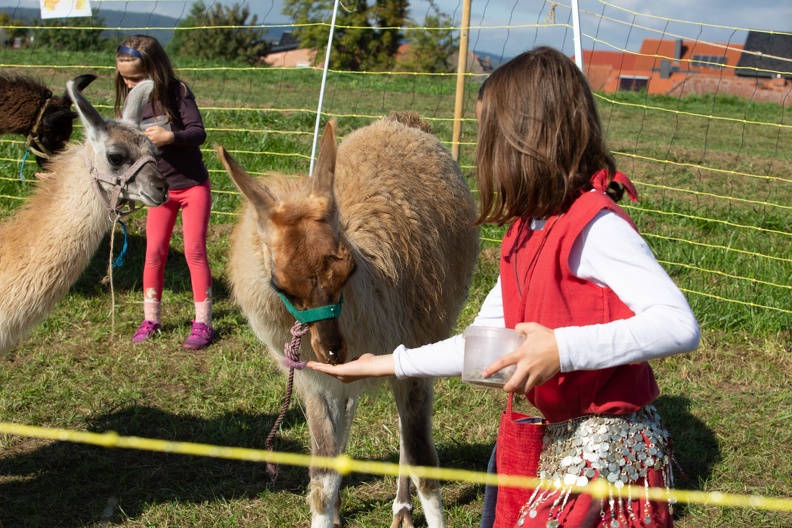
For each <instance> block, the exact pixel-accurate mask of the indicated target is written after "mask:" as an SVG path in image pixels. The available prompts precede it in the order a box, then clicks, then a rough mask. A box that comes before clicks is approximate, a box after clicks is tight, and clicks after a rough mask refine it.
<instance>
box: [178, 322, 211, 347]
mask: <svg viewBox="0 0 792 528" xmlns="http://www.w3.org/2000/svg"><path fill="white" fill-rule="evenodd" d="M212 339H214V328H212V327H211V326H206V325H205V324H204V323H196V322H195V321H193V324H192V332H190V337H188V338H187V341H185V342H184V344H183V345H182V346H183V347H184V348H189V349H190V350H201V349H202V348H206V347H208V346H209V343H211V342H212Z"/></svg>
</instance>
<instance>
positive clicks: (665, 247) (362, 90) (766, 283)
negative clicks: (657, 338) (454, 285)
mask: <svg viewBox="0 0 792 528" xmlns="http://www.w3.org/2000/svg"><path fill="white" fill-rule="evenodd" d="M15 53H16V54H15ZM19 53H24V54H25V55H19ZM0 61H2V63H3V64H4V65H8V64H16V65H22V64H25V65H33V66H35V65H37V64H39V65H44V66H43V67H33V66H31V67H26V68H24V69H25V70H26V71H30V72H31V73H35V74H37V75H39V76H41V77H42V78H43V79H44V80H45V81H46V82H47V83H48V84H49V85H51V86H63V85H64V82H65V80H66V79H68V78H70V77H73V76H75V75H77V74H79V73H83V72H85V71H92V72H94V73H97V74H98V75H99V77H100V78H99V79H98V80H97V81H96V82H95V83H94V84H93V85H91V86H90V87H88V88H87V89H86V90H85V93H86V96H87V97H88V98H89V100H90V101H91V102H92V103H94V104H95V105H97V107H98V108H99V109H100V111H101V112H103V113H104V114H105V115H107V116H109V115H110V114H111V109H110V105H111V104H112V103H111V83H110V74H111V72H112V70H111V69H108V68H107V67H108V66H110V64H111V63H110V60H109V58H108V57H104V56H100V55H70V54H66V53H63V54H60V55H59V56H56V57H51V56H44V55H42V54H36V53H32V52H27V51H22V52H8V51H2V52H0ZM53 64H59V65H63V64H68V65H71V66H69V67H59V68H52V67H46V66H47V65H53ZM85 65H91V66H85ZM179 65H180V66H182V70H180V73H181V75H182V77H183V78H184V79H185V80H186V81H187V82H188V83H189V84H190V85H191V86H192V88H193V89H194V91H195V93H196V95H197V97H198V100H199V105H200V107H201V109H202V111H203V115H204V121H205V124H206V127H207V129H208V131H209V142H208V144H207V145H206V149H205V151H204V157H205V160H206V162H207V165H208V166H209V168H210V170H211V173H212V185H213V188H214V191H215V193H214V206H213V207H214V211H215V213H214V214H213V215H212V225H211V229H210V240H209V250H210V262H211V265H212V270H213V275H214V279H215V295H216V298H215V303H216V304H215V306H216V310H215V325H216V327H217V330H218V338H217V341H216V343H215V344H213V345H212V346H211V347H210V348H208V349H207V350H204V351H199V352H192V351H187V350H184V349H182V348H181V346H180V345H181V343H182V341H183V340H184V339H185V338H186V337H187V333H188V331H189V321H190V319H191V317H192V315H193V314H192V309H193V307H192V297H191V292H190V284H189V273H188V271H187V267H186V264H185V262H184V258H183V253H182V241H181V234H180V230H179V228H178V226H177V231H176V233H175V236H174V239H173V243H172V250H171V255H170V260H169V262H168V266H167V268H166V276H165V284H166V291H165V294H164V299H163V316H164V320H163V323H164V324H163V326H164V328H163V332H162V335H161V336H159V337H157V338H156V339H154V340H153V341H151V342H150V343H146V344H145V345H141V346H132V344H131V342H130V337H131V335H132V333H133V332H134V330H135V328H136V327H137V325H138V324H139V322H140V319H141V316H142V294H141V286H140V281H141V277H142V266H143V262H142V260H143V252H144V247H145V239H144V230H143V225H144V216H145V215H144V214H142V213H138V214H135V215H134V216H133V217H132V218H131V219H130V221H129V233H130V236H129V249H128V255H129V256H128V257H127V259H126V264H125V265H124V266H123V267H121V268H120V269H117V270H116V271H115V272H114V274H113V292H112V295H111V292H110V289H109V287H108V286H107V285H106V284H102V282H101V281H102V278H103V277H104V276H105V272H106V266H107V261H108V254H109V251H110V244H109V237H108V238H107V239H106V240H105V242H104V243H103V244H102V246H101V247H100V248H99V250H98V252H97V253H96V255H95V257H94V259H93V261H92V263H91V265H90V266H89V268H88V269H86V270H85V272H84V273H83V275H82V277H81V278H80V280H79V281H78V282H77V284H76V285H75V286H74V287H73V288H72V290H71V291H70V293H69V295H68V296H67V297H65V298H64V299H63V300H62V301H61V302H60V303H59V304H58V306H57V308H56V310H55V311H54V312H53V313H52V314H51V315H50V316H49V317H48V318H47V319H46V320H45V321H44V323H43V324H42V325H40V326H39V327H38V328H37V329H36V330H35V331H34V332H33V333H32V334H31V335H30V336H29V337H28V338H27V339H25V340H24V341H23V342H22V343H20V345H19V346H18V347H17V348H16V349H15V350H13V351H12V352H10V353H7V354H6V355H5V356H3V357H0V421H7V422H14V423H20V424H30V425H38V426H44V427H55V428H69V429H75V430H80V431H94V432H103V431H117V432H118V433H120V434H122V435H131V436H140V437H147V438H158V439H166V440H179V441H187V442H198V443H207V444H217V445H223V446H238V447H248V448H264V440H265V438H266V436H267V434H268V433H269V431H270V428H271V426H272V424H273V422H274V420H275V418H276V416H277V414H278V412H279V410H280V406H281V404H282V398H283V395H284V391H285V386H286V379H285V377H284V376H283V375H282V374H280V373H279V371H278V370H277V368H276V366H275V365H274V362H272V361H271V360H270V358H269V357H268V355H267V353H266V351H265V350H263V348H262V346H261V345H260V344H259V343H258V342H257V341H256V339H255V338H254V337H253V335H252V333H251V332H250V330H249V329H248V328H247V326H246V324H245V318H244V316H243V315H242V314H241V313H240V312H239V310H238V309H237V308H236V307H235V306H234V304H233V302H232V300H231V299H230V298H229V293H228V284H227V278H226V274H225V268H226V258H227V253H228V244H229V234H230V232H231V230H232V229H233V226H234V223H235V221H236V216H235V215H234V212H235V211H236V209H237V207H238V205H239V197H238V195H237V194H236V193H235V192H234V188H233V185H232V184H231V182H230V180H229V179H228V177H227V176H226V175H225V173H224V171H222V168H221V166H220V164H219V162H218V161H217V159H216V157H215V155H214V152H213V150H212V148H211V144H212V143H217V144H222V145H223V146H225V147H226V148H228V149H229V150H231V151H232V153H233V154H234V156H235V157H236V158H237V159H238V160H239V161H240V163H241V164H242V165H243V166H244V167H245V168H246V169H247V170H248V171H249V172H251V173H264V172H266V171H268V170H279V171H283V172H287V173H295V174H296V173H299V172H301V171H303V172H304V171H306V170H307V168H308V164H309V155H310V151H311V140H312V132H313V128H314V119H315V114H314V113H313V112H314V111H315V108H316V103H317V99H318V94H317V92H318V83H319V79H320V74H319V73H316V72H311V71H307V70H301V71H281V70H265V69H238V70H224V69H220V68H218V66H220V65H214V64H200V63H195V64H192V63H180V64H179ZM4 67H6V66H4ZM19 69H22V68H19ZM454 84H455V81H454V79H453V78H452V77H442V76H439V77H413V76H372V75H353V74H333V75H331V76H330V78H329V82H328V92H327V95H326V96H325V111H326V112H327V113H328V114H329V115H332V116H335V117H336V119H337V120H338V124H339V130H340V135H341V136H343V135H345V134H346V133H348V132H349V131H350V130H353V129H355V128H357V127H359V126H361V125H363V124H365V123H367V122H369V121H370V120H371V119H373V118H375V117H377V116H380V115H382V114H385V113H387V112H389V111H391V110H407V109H409V110H415V111H419V112H420V113H422V114H423V115H425V116H426V117H427V118H428V119H429V120H430V122H431V123H432V125H433V126H434V128H435V131H436V133H437V135H438V136H439V137H440V138H441V139H442V140H443V141H446V142H450V138H451V128H452V122H451V120H450V118H451V116H452V115H453V100H454V97H453V89H454ZM475 91H476V86H475V85H472V86H471V88H470V90H468V97H467V99H466V101H467V102H466V109H467V110H466V113H465V118H466V120H465V122H464V125H463V136H462V142H463V144H462V150H461V152H462V157H461V160H460V163H461V165H462V166H463V168H464V170H465V173H466V175H468V176H470V177H471V180H470V181H471V184H472V181H473V180H472V175H473V167H472V154H473V149H474V142H475V133H476V130H475V121H474V119H472V109H473V105H472V102H473V100H474V98H475ZM598 100H599V102H600V103H601V110H602V118H603V122H604V123H605V125H606V127H607V130H608V135H609V139H610V142H611V147H612V148H613V150H614V151H615V152H616V153H617V162H618V163H619V166H620V168H621V169H622V170H624V171H625V172H627V173H629V174H630V176H631V177H632V178H633V179H634V181H635V182H636V184H637V186H638V190H639V192H640V193H641V200H640V201H639V202H638V203H637V204H633V205H629V207H628V212H629V213H630V214H631V215H632V216H633V217H634V218H635V220H636V223H637V225H638V227H639V229H640V230H641V231H642V233H643V234H644V235H645V236H646V239H647V241H648V242H649V243H650V245H651V246H652V248H653V250H654V251H655V252H656V254H657V256H658V259H659V260H661V262H663V264H664V265H665V266H666V269H667V270H668V271H669V273H670V274H671V275H672V276H673V277H674V279H675V280H676V281H677V282H678V284H679V285H680V287H682V288H683V290H684V291H685V292H686V293H687V295H688V299H689V301H690V303H691V306H692V307H693V309H694V311H695V312H696V315H697V317H698V318H699V320H700V323H701V326H702V334H703V340H702V346H701V348H700V349H699V350H698V351H697V352H695V353H692V354H686V355H680V356H675V357H672V358H668V359H664V360H660V361H655V362H653V367H654V368H655V372H656V375H657V378H658V381H659V384H660V387H661V396H660V398H659V400H658V401H657V407H658V409H659V410H660V412H661V414H662V415H663V416H664V418H665V420H666V422H667V425H668V428H669V430H670V431H671V435H672V438H673V440H674V448H675V451H676V455H677V459H678V462H679V465H680V467H681V468H682V470H683V471H684V473H685V475H686V479H683V478H681V475H677V486H678V487H680V488H684V489H692V490H703V491H721V492H729V493H740V494H750V495H764V496H771V497H788V498H792V460H790V457H789V456H788V446H789V445H792V433H790V429H789V428H788V427H787V424H788V421H789V418H790V417H791V416H792V411H790V409H792V382H790V380H792V361H791V360H790V353H792V334H790V330H789V328H790V308H792V303H790V287H791V286H790V285H791V284H792V264H791V261H790V256H792V251H790V249H792V240H791V238H792V232H790V214H789V208H790V204H792V180H790V177H789V174H788V167H789V166H790V161H792V160H791V159H790V158H792V131H790V125H789V118H788V116H787V115H786V114H785V113H784V111H783V109H782V108H780V107H778V106H774V105H757V104H751V103H749V102H747V101H743V100H738V99H733V98H725V97H718V98H712V97H706V96H699V97H691V98H688V99H685V100H677V99H668V98H647V97H646V96H645V95H643V94H634V95H626V96H620V97H618V98H614V97H613V96H610V95H602V94H600V95H599V96H598ZM78 134H79V132H78ZM20 139H21V138H14V137H11V136H4V137H3V138H0V167H1V168H2V170H3V172H2V174H0V176H2V179H0V217H8V216H10V215H13V211H14V209H15V208H16V207H18V206H19V205H20V204H21V203H22V202H23V201H24V198H25V197H26V196H27V194H28V193H29V191H30V189H31V187H32V186H33V185H35V183H34V177H33V173H34V171H35V167H34V164H33V163H32V162H30V163H27V164H26V165H25V168H24V172H23V174H24V175H25V176H26V179H27V181H26V182H21V181H20V179H19V172H20V160H21V158H22V156H23V153H24V146H23V144H22V143H21V140H20ZM501 234H502V230H500V229H497V228H491V227H489V228H486V229H485V230H484V231H483V232H482V237H483V243H482V253H481V256H480V259H479V264H478V271H477V274H476V277H475V280H474V285H473V288H472V289H471V293H470V298H469V302H468V304H467V306H466V308H465V310H464V312H463V314H462V316H461V317H460V320H459V321H458V324H457V327H458V328H459V329H462V328H464V326H465V325H466V324H468V323H469V322H470V320H471V319H472V318H473V316H474V315H475V313H476V311H477V308H478V306H479V305H480V303H481V301H482V300H483V297H484V295H485V294H486V292H487V291H488V289H489V288H490V287H491V286H492V284H493V283H494V281H495V277H496V273H497V255H498V253H497V248H498V243H497V241H498V240H499V238H500V236H501ZM119 237H120V231H119V232H117V233H116V238H115V247H114V251H115V253H116V254H117V253H118V251H119V245H120V238H119ZM113 306H114V310H112V307H113ZM111 310H112V313H111ZM505 399H506V397H505V395H504V394H501V393H498V392H495V391H487V390H482V389H473V388H470V387H468V386H465V385H463V384H461V383H460V382H459V381H458V380H456V379H443V380H438V381H437V383H436V403H435V417H434V432H435V441H436V443H437V448H438V452H439V456H440V460H441V464H442V465H443V466H444V467H450V468H465V469H476V470H484V469H485V467H486V463H487V459H488V457H489V453H490V450H491V447H492V444H493V442H494V438H495V432H496V427H497V419H498V416H499V413H500V411H501V410H502V408H503V406H504V402H505ZM525 410H526V412H530V410H529V409H525ZM397 435H398V425H397V420H396V412H395V406H394V405H393V403H392V401H391V398H390V397H389V394H388V392H387V391H383V392H382V393H377V394H373V395H370V396H367V397H365V398H364V399H363V401H362V402H361V404H360V406H359V410H358V414H357V418H356V423H355V426H354V429H353V434H352V438H351V441H350V447H349V454H350V455H351V456H352V457H354V458H358V459H364V460H376V461H390V462H395V461H397V459H398V438H397ZM276 448H277V449H278V450H280V451H285V452H294V453H308V452H309V448H308V431H307V428H306V425H305V419H304V413H303V408H302V407H301V405H300V403H299V402H297V403H295V404H293V406H292V408H291V410H290V411H289V413H288V414H287V417H286V420H285V421H284V423H283V425H282V427H281V431H280V434H279V435H278V437H277V438H276ZM307 483H308V472H307V469H304V468H297V467H287V466H283V467H281V472H280V475H279V477H278V479H277V480H276V481H275V482H274V483H271V482H270V481H269V478H268V476H267V475H266V473H265V470H264V466H263V465H262V464H257V463H247V462H233V461H224V460H220V459H210V458H200V457H193V456H182V455H172V454H164V453H153V452H146V451H131V450H121V449H115V450H109V449H105V448H100V447H93V446H86V445H81V444H71V443H65V442H56V441H47V440H37V439H31V438H26V437H20V436H10V435H6V436H3V437H0V521H2V523H3V526H4V528H16V527H42V528H44V527H46V528H49V527H68V528H71V527H83V526H85V527H100V526H110V525H112V526H124V527H138V526H141V527H142V526H146V527H163V528H164V527H177V526H178V527H182V526H217V527H270V526H271V527H291V526H301V527H302V526H308V525H309V523H310V517H309V511H308V507H307V505H306V504H305V501H304V496H305V492H306V485H307ZM344 483H345V485H344V487H343V489H342V514H343V516H344V521H345V525H346V526H348V527H371V526H389V525H390V518H391V506H390V504H391V501H392V499H393V495H394V492H395V482H394V479H393V478H390V477H384V478H383V477H379V476H374V475H361V474H352V475H350V476H349V477H347V478H346V479H345V481H344ZM482 499H483V488H482V487H481V486H479V485H473V484H465V483H453V482H449V483H445V484H444V486H443V500H444V504H445V508H446V517H447V521H448V525H449V526H451V527H468V526H478V521H479V517H480V511H481V507H482ZM676 510H677V512H678V519H677V522H676V525H677V526H679V527H683V528H693V527H696V528H698V527H711V528H715V527H742V526H746V527H747V526H752V527H754V526H757V527H758V526H761V527H778V528H781V527H788V526H792V514H790V513H788V512H779V511H763V510H759V509H746V508H727V507H718V506H715V505H701V504H693V505H682V506H681V507H678V508H677V509H676ZM417 519H418V522H419V525H424V523H423V517H422V515H421V512H420V506H417Z"/></svg>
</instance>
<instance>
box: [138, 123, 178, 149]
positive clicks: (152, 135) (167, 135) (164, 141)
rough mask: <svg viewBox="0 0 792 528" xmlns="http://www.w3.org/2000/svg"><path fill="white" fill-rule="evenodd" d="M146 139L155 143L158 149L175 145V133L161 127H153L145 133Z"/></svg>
mask: <svg viewBox="0 0 792 528" xmlns="http://www.w3.org/2000/svg"><path fill="white" fill-rule="evenodd" d="M143 133H144V134H146V137H147V138H149V140H150V141H151V142H152V143H154V146H156V147H157V148H160V147H164V146H165V145H170V144H171V143H173V132H171V131H170V130H166V129H164V128H162V127H161V126H151V127H148V128H147V129H146V130H144V131H143Z"/></svg>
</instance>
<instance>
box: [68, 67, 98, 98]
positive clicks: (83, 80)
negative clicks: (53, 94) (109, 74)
mask: <svg viewBox="0 0 792 528" xmlns="http://www.w3.org/2000/svg"><path fill="white" fill-rule="evenodd" d="M95 80H96V75H93V74H91V73H85V74H83V75H78V76H77V77H75V78H74V79H72V81H73V82H74V88H75V89H76V90H77V91H78V92H82V91H83V89H84V88H85V87H86V86H88V85H89V84H91V83H92V82H94V81H95ZM63 99H64V100H65V101H66V102H67V103H69V104H71V103H72V99H71V97H70V96H69V91H68V90H67V91H66V92H64V94H63Z"/></svg>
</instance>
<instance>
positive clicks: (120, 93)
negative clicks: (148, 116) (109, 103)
mask: <svg viewBox="0 0 792 528" xmlns="http://www.w3.org/2000/svg"><path fill="white" fill-rule="evenodd" d="M124 47H126V48H131V50H130V53H134V52H137V53H134V55H133V54H130V53H125V52H124V51H122V48H124ZM135 55H140V57H137V56H135ZM133 61H138V62H140V69H141V70H142V71H143V72H145V73H146V75H147V76H148V78H149V79H151V80H152V81H154V91H153V92H152V94H151V102H152V103H154V106H155V108H156V107H159V108H161V110H162V111H164V112H165V113H166V114H167V115H168V118H170V119H172V118H173V113H172V112H171V109H170V104H169V100H170V97H169V95H170V94H171V93H173V92H174V91H176V90H178V86H179V84H180V82H181V81H179V79H178V78H177V77H176V74H175V73H174V72H173V65H172V64H171V61H170V58H169V57H168V54H167V53H165V49H164V48H163V47H162V44H160V42H159V41H158V40H157V39H155V38H154V37H149V36H147V35H132V36H131V37H129V38H127V39H126V40H124V41H123V42H122V43H121V44H120V45H119V47H118V51H117V52H116V62H133ZM115 93H116V98H115V113H116V115H121V108H122V107H123V105H124V100H125V99H126V97H127V95H128V94H129V88H127V85H126V84H125V83H124V79H123V78H122V77H121V75H120V74H119V73H118V71H116V76H115Z"/></svg>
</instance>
